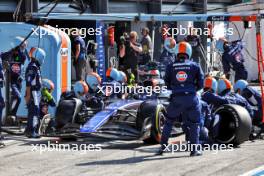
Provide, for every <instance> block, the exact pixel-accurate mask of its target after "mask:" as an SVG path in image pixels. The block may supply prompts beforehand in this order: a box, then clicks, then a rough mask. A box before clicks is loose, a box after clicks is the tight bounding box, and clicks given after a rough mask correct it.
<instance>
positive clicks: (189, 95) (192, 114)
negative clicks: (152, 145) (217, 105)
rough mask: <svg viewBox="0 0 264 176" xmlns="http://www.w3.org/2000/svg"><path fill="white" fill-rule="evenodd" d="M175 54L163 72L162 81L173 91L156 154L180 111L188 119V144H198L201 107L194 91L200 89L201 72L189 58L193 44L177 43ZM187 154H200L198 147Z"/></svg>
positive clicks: (201, 82)
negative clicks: (164, 72) (163, 78)
mask: <svg viewBox="0 0 264 176" xmlns="http://www.w3.org/2000/svg"><path fill="white" fill-rule="evenodd" d="M175 53H176V54H177V56H176V59H175V61H174V63H172V64H170V65H168V67H167V69H166V74H165V83H166V86H167V88H168V89H169V90H172V95H171V100H170V104H169V106H168V108H167V114H166V121H165V125H164V128H163V132H162V137H161V148H160V150H159V151H158V153H157V154H162V153H163V151H164V149H165V147H166V145H167V144H168V139H169V137H170V133H171V130H172V127H173V123H174V121H176V120H177V118H179V116H180V115H181V114H182V113H184V112H185V113H186V115H185V117H186V118H187V119H186V121H188V122H189V128H190V143H191V144H192V145H197V144H199V132H200V128H199V126H200V120H201V106H200V102H199V99H198V96H197V95H196V91H199V90H200V89H202V88H203V81H204V75H203V71H202V69H201V67H200V66H198V65H197V63H195V62H192V61H190V60H189V59H190V58H191V54H192V47H191V45H190V44H189V43H187V42H180V43H179V44H178V45H177V47H176V51H175ZM192 148H193V150H192V151H191V154H190V156H199V155H201V154H202V153H201V151H200V149H198V147H192Z"/></svg>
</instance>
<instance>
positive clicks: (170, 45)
mask: <svg viewBox="0 0 264 176" xmlns="http://www.w3.org/2000/svg"><path fill="white" fill-rule="evenodd" d="M175 47H176V41H175V39H174V38H171V37H169V38H166V39H165V41H164V48H165V49H166V50H167V51H168V52H169V53H174V52H175Z"/></svg>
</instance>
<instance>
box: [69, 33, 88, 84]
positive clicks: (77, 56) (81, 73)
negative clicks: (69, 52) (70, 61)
mask: <svg viewBox="0 0 264 176" xmlns="http://www.w3.org/2000/svg"><path fill="white" fill-rule="evenodd" d="M72 36H73V47H74V50H75V52H74V64H75V71H76V81H80V80H85V70H86V46H85V42H84V40H83V38H82V37H81V36H80V35H79V32H78V31H77V32H75V33H74V34H73V33H72Z"/></svg>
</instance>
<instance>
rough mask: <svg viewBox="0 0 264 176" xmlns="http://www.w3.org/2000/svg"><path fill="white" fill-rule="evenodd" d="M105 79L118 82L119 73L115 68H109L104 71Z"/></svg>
mask: <svg viewBox="0 0 264 176" xmlns="http://www.w3.org/2000/svg"><path fill="white" fill-rule="evenodd" d="M106 77H107V78H111V79H113V80H115V81H118V79H119V77H120V73H119V71H118V70H117V69H115V68H109V69H107V71H106Z"/></svg>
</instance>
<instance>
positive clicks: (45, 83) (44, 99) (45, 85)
mask: <svg viewBox="0 0 264 176" xmlns="http://www.w3.org/2000/svg"><path fill="white" fill-rule="evenodd" d="M41 84H42V87H41V100H40V104H39V108H40V119H42V118H43V117H44V116H45V115H47V114H48V113H49V106H51V107H55V106H56V102H55V100H54V98H53V96H52V91H53V90H54V84H53V82H52V81H51V80H49V79H42V81H41Z"/></svg>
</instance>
